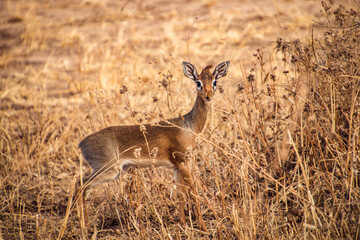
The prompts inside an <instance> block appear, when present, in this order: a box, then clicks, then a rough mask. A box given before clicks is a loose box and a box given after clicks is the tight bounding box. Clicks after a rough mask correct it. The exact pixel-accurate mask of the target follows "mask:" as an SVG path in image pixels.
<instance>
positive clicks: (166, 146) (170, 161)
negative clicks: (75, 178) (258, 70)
mask: <svg viewBox="0 0 360 240" xmlns="http://www.w3.org/2000/svg"><path fill="white" fill-rule="evenodd" d="M186 64H187V65H186ZM183 66H184V72H185V70H186V71H190V72H191V74H190V75H189V74H186V73H185V75H186V76H188V77H190V78H191V79H193V78H194V77H196V79H193V80H194V81H201V82H202V89H198V92H197V98H196V101H195V104H194V107H193V108H192V110H191V111H190V112H189V113H187V114H185V115H184V116H181V117H178V118H173V119H169V120H166V121H162V122H159V123H157V124H153V125H151V124H147V125H143V126H140V125H132V126H114V127H108V128H105V129H102V130H100V131H98V132H96V133H93V134H91V135H89V136H87V137H86V138H84V140H82V141H81V142H80V144H79V148H81V151H82V154H83V157H84V159H85V160H86V161H87V162H88V164H89V165H90V166H91V168H92V169H93V172H92V173H91V174H90V175H89V176H87V177H85V178H84V179H83V183H84V185H85V187H84V192H85V190H86V189H87V188H89V187H91V186H95V185H98V184H101V183H104V182H108V181H112V180H115V179H117V178H118V177H119V175H120V172H119V170H118V168H117V167H118V165H120V170H121V171H126V170H127V169H128V168H129V167H148V166H151V165H154V166H163V167H167V168H171V169H173V170H174V172H175V180H176V182H177V183H179V184H180V186H181V189H182V190H183V192H185V193H186V192H187V187H186V186H189V187H190V189H191V193H192V194H194V195H196V194H197V193H196V189H195V188H194V186H193V181H192V179H191V175H190V172H189V170H188V169H186V168H185V167H184V165H183V164H182V163H183V162H184V155H185V152H186V149H187V148H188V147H189V146H194V145H195V144H196V142H195V138H196V134H198V133H200V132H201V131H202V130H203V128H204V125H205V122H206V117H207V112H208V107H209V102H210V100H211V98H212V96H213V93H214V91H215V89H213V81H214V79H215V77H217V79H218V78H220V77H223V76H225V75H226V72H227V68H228V66H229V62H224V63H222V64H219V65H218V67H217V69H225V70H224V72H223V73H221V74H220V75H219V74H218V75H216V76H214V75H213V74H211V73H210V71H209V69H210V68H211V66H207V67H206V68H205V69H204V70H203V71H202V72H201V74H200V75H199V76H197V72H196V69H195V67H194V66H192V65H191V64H189V63H185V62H184V63H183ZM188 66H190V67H188ZM188 73H189V72H188ZM214 73H215V71H214ZM194 133H195V134H194ZM139 148H141V151H140V156H135V155H134V150H135V149H139ZM156 148H157V154H156V156H151V152H152V151H153V149H156ZM80 185H81V184H80V181H79V183H78V184H77V187H78V190H77V191H79V190H80V189H81V188H80ZM180 197H182V196H180ZM183 200H184V201H185V199H183ZM194 200H195V205H196V210H197V217H198V220H199V225H200V228H201V229H202V230H204V231H206V230H207V228H206V226H205V223H204V221H203V219H202V215H201V211H200V205H199V203H198V201H197V200H196V197H194ZM184 201H181V204H180V221H181V222H182V223H183V224H185V213H184Z"/></svg>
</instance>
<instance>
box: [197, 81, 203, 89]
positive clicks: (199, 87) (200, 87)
mask: <svg viewBox="0 0 360 240" xmlns="http://www.w3.org/2000/svg"><path fill="white" fill-rule="evenodd" d="M196 88H197V89H198V90H201V89H202V88H203V85H202V82H200V81H196Z"/></svg>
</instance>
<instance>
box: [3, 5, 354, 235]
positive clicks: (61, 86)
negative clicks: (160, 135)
mask: <svg viewBox="0 0 360 240" xmlns="http://www.w3.org/2000/svg"><path fill="white" fill-rule="evenodd" d="M221 2H222V1H202V2H201V3H197V2H191V1H190V2H186V4H184V3H182V2H180V1H179V2H178V1H174V2H173V3H171V4H167V3H164V2H163V1H160V0H159V1H149V2H148V1H111V0H109V1H96V0H89V1H68V0H67V1H5V2H3V3H0V5H1V9H2V11H1V16H2V18H1V22H0V24H1V25H0V33H1V34H0V36H1V39H2V41H1V43H0V51H1V56H0V76H1V79H0V150H1V152H0V154H1V155H0V159H1V161H0V202H1V206H0V239H2V238H3V239H45V238H48V239H49V238H50V239H55V238H64V239H78V238H83V239H85V238H92V239H96V238H99V239H100V238H106V239H119V238H120V239H138V238H143V239H195V238H196V239H197V238H204V239H208V238H218V239H256V238H259V239H264V238H265V239H300V238H301V239H302V238H310V239H314V238H316V239H359V238H360V227H359V226H360V220H359V216H360V201H359V199H360V188H359V184H360V173H359V171H360V161H359V153H360V152H359V151H360V144H359V142H360V136H359V132H360V115H359V114H360V113H359V111H360V105H359V102H360V101H359V91H360V84H359V82H360V72H359V65H360V59H359V58H360V57H359V50H360V49H359V46H360V43H359V41H360V27H359V22H360V15H359V6H358V5H355V4H353V7H354V8H353V9H354V10H352V11H350V7H349V6H344V7H340V8H339V7H338V5H337V4H335V5H334V6H332V4H331V3H324V4H323V6H321V5H320V4H319V3H317V2H310V1H296V2H292V1H277V2H274V1H265V0H264V1H261V2H260V5H261V7H259V5H257V6H254V5H253V3H252V1H248V2H247V1H242V2H241V3H238V2H237V1H226V4H222V3H221ZM347 4H348V5H351V2H350V1H349V2H347ZM321 7H323V10H322V11H321V12H320V8H321ZM312 19H316V21H317V22H318V23H316V24H315V25H314V26H312V25H313V24H314V22H313V21H312ZM312 30H313V31H312ZM279 37H282V39H280V38H279ZM305 37H306V38H305ZM297 38H299V39H300V41H295V40H296V39H297ZM276 39H278V40H277V41H276ZM283 39H285V40H283ZM263 46H266V47H264V48H262V47H263ZM274 47H275V50H274ZM257 49H258V50H257ZM182 60H187V61H188V60H190V61H191V62H192V63H194V64H195V65H196V66H198V68H201V67H204V66H205V65H206V64H209V63H212V64H217V63H219V62H221V61H222V60H230V61H231V66H230V73H229V74H228V76H227V77H226V78H224V79H221V81H220V82H219V84H220V86H219V88H218V92H217V94H216V96H215V99H214V101H213V106H212V110H211V112H210V113H209V116H208V122H207V127H206V131H204V133H203V134H202V135H200V136H199V138H198V139H199V140H198V144H197V146H194V149H193V151H190V152H188V155H187V159H188V162H187V164H188V166H189V168H191V169H192V173H193V175H194V176H195V180H196V186H197V188H198V191H199V199H200V202H201V204H202V206H201V208H202V211H203V216H204V220H205V223H206V225H207V227H208V228H209V230H210V231H209V233H207V234H205V233H201V232H200V231H199V230H198V228H197V225H196V221H195V218H194V217H193V213H192V211H191V208H190V207H188V209H187V214H188V219H187V223H188V224H187V226H185V227H184V226H180V225H179V219H178V212H177V209H176V206H177V203H176V198H175V194H174V193H175V192H174V191H175V189H174V182H173V176H172V172H171V171H169V170H166V169H161V168H159V169H154V168H151V169H141V170H137V169H134V170H131V171H130V172H129V173H127V174H126V175H125V176H124V178H123V179H121V180H118V181H116V182H113V183H109V184H104V185H103V186H99V187H95V188H93V189H92V190H90V191H89V192H90V196H88V198H87V205H88V215H89V219H90V223H89V227H88V229H87V231H85V229H84V228H83V227H82V226H81V224H80V222H81V221H79V217H78V214H77V211H76V210H74V211H71V212H69V211H68V205H69V203H70V201H71V199H72V190H73V187H74V183H75V180H76V179H78V177H79V175H80V174H84V173H82V170H83V171H84V172H85V173H87V172H88V170H89V169H88V168H85V167H84V168H82V167H80V166H81V162H82V159H81V157H80V151H79V149H77V145H78V143H79V141H80V140H81V139H82V138H83V137H85V136H86V135H88V134H90V133H92V132H94V131H96V130H99V129H101V128H104V127H106V126H110V125H119V124H132V123H136V124H138V123H148V122H156V121H159V120H160V119H162V118H164V117H165V118H170V117H174V116H178V114H179V113H181V114H183V113H186V112H187V111H188V110H189V109H190V108H191V106H192V104H193V103H194V99H195V87H194V85H193V84H192V83H191V82H190V81H189V80H188V79H185V78H184V77H183V76H182V69H181V61H182Z"/></svg>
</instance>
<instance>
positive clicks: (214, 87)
mask: <svg viewBox="0 0 360 240" xmlns="http://www.w3.org/2000/svg"><path fill="white" fill-rule="evenodd" d="M216 83H217V81H214V82H213V89H214V90H215V89H216Z"/></svg>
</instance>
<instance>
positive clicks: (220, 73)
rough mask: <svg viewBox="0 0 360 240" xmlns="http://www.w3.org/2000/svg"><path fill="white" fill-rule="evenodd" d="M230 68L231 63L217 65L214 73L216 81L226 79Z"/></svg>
mask: <svg viewBox="0 0 360 240" xmlns="http://www.w3.org/2000/svg"><path fill="white" fill-rule="evenodd" d="M229 66H230V62H229V61H226V62H222V63H220V64H219V65H217V66H216V68H215V70H214V72H213V76H214V78H215V80H218V79H219V78H222V77H225V76H226V74H227V71H228V69H229Z"/></svg>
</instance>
